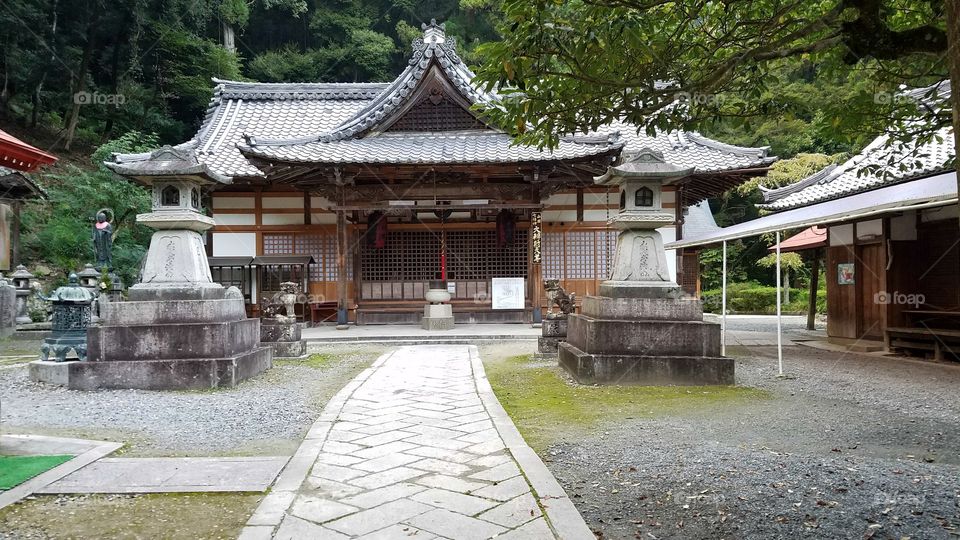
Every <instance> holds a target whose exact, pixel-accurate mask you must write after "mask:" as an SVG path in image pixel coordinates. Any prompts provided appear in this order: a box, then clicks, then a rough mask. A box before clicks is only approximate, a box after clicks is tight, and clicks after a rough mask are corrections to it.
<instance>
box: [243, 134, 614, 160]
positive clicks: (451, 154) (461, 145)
mask: <svg viewBox="0 0 960 540" xmlns="http://www.w3.org/2000/svg"><path fill="white" fill-rule="evenodd" d="M622 147H623V142H622V141H618V140H617V138H616V137H610V138H609V139H605V140H604V142H602V143H597V142H590V143H580V142H571V141H565V142H561V143H560V145H559V146H558V147H557V148H555V149H554V150H553V151H552V152H551V151H540V150H538V149H537V148H536V147H533V146H522V145H514V144H513V140H512V139H511V138H510V136H508V135H506V134H503V133H497V132H491V131H476V132H462V133H454V132H442V133H384V134H382V135H378V136H376V137H366V138H363V139H345V140H337V141H329V142H321V141H313V142H308V143H301V144H295V145H280V146H270V145H265V146H264V145H260V146H257V147H255V148H251V149H244V151H245V152H247V153H249V155H254V156H257V157H261V158H264V159H268V160H269V159H280V160H283V161H284V162H290V163H313V162H323V163H398V164H399V163H405V164H417V163H424V164H427V163H446V164H453V163H512V162H532V161H549V160H562V159H574V158H582V157H589V156H594V155H601V154H604V153H608V152H611V151H617V150H619V149H620V148H622Z"/></svg>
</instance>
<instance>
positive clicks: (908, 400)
mask: <svg viewBox="0 0 960 540" xmlns="http://www.w3.org/2000/svg"><path fill="white" fill-rule="evenodd" d="M730 354H732V355H733V356H736V357H737V358H738V361H737V378H738V383H739V384H741V385H747V386H752V387H756V388H762V389H764V390H767V391H769V392H770V393H771V395H772V397H771V399H765V400H756V401H751V402H748V403H746V404H736V405H731V406H728V407H721V408H720V409H719V410H712V411H710V412H709V414H690V415H681V416H680V417H677V416H671V417H669V418H661V419H644V420H640V419H634V420H622V421H620V422H611V423H610V424H609V425H608V426H607V427H605V429H604V430H603V432H602V433H598V434H597V436H596V437H594V438H592V439H587V440H584V439H582V438H580V439H579V440H572V439H573V437H567V436H564V435H563V434H558V437H557V441H558V442H557V443H556V444H554V445H552V446H550V447H549V448H548V450H547V452H545V454H546V455H544V458H545V459H546V461H547V465H548V467H549V468H550V469H551V470H552V471H553V473H554V474H555V475H556V476H557V478H558V480H559V481H560V483H561V484H562V485H563V486H564V488H565V489H566V490H567V493H568V494H569V495H570V496H571V497H572V498H573V500H574V502H575V504H576V505H577V507H578V509H579V510H580V512H581V513H582V514H583V516H584V518H585V519H586V520H587V523H588V524H589V525H590V526H591V528H593V529H594V530H595V532H596V533H597V535H598V536H599V537H603V538H651V539H653V538H957V537H958V536H960V394H958V392H957V389H958V387H960V366H957V365H938V364H933V363H926V362H922V361H910V360H903V359H898V358H882V357H876V356H864V355H854V354H846V355H843V354H840V353H834V352H829V351H819V350H815V349H809V348H806V347H800V346H792V347H788V348H786V349H785V366H786V372H787V373H788V375H790V376H792V377H795V378H788V379H777V378H776V349H775V348H763V347H756V348H751V349H749V350H747V349H744V348H739V349H734V350H731V351H730Z"/></svg>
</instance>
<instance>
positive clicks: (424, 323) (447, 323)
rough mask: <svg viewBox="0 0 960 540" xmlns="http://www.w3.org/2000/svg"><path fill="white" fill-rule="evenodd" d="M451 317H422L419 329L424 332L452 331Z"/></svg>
mask: <svg viewBox="0 0 960 540" xmlns="http://www.w3.org/2000/svg"><path fill="white" fill-rule="evenodd" d="M453 326H454V323H453V317H424V318H422V319H420V328H423V329H424V330H453Z"/></svg>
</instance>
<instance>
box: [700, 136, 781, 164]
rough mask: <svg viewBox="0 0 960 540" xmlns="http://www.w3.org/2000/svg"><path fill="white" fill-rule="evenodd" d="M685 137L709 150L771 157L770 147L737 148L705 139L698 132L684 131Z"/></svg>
mask: <svg viewBox="0 0 960 540" xmlns="http://www.w3.org/2000/svg"><path fill="white" fill-rule="evenodd" d="M683 134H684V136H685V137H686V138H687V140H689V141H691V142H693V143H696V144H699V145H701V146H706V147H708V148H713V149H714V150H719V151H721V152H727V153H730V154H739V155H759V156H760V157H764V158H766V157H771V156H768V153H769V152H770V147H769V146H757V147H751V146H736V145H733V144H727V143H722V142H720V141H715V140H713V139H711V138H709V137H705V136H703V135H701V134H700V133H699V132H696V131H684V132H683Z"/></svg>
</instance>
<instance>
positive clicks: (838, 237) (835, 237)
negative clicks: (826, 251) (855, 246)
mask: <svg viewBox="0 0 960 540" xmlns="http://www.w3.org/2000/svg"><path fill="white" fill-rule="evenodd" d="M828 230H829V233H828V234H829V235H830V245H831V246H849V245H850V244H852V243H853V224H852V223H851V224H847V225H834V226H832V227H830V228H829V229H828Z"/></svg>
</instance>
